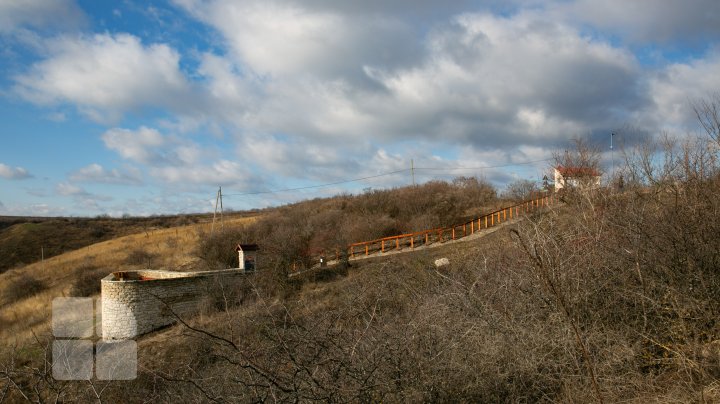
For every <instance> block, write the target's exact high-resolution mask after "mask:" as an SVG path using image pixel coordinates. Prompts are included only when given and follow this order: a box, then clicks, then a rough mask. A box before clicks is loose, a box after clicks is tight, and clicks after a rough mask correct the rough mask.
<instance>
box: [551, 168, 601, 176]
mask: <svg viewBox="0 0 720 404" xmlns="http://www.w3.org/2000/svg"><path fill="white" fill-rule="evenodd" d="M555 168H556V169H557V170H558V171H559V172H560V175H562V176H563V177H599V176H600V172H599V171H598V170H596V169H594V168H592V167H563V166H557V167H555Z"/></svg>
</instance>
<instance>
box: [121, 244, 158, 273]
mask: <svg viewBox="0 0 720 404" xmlns="http://www.w3.org/2000/svg"><path fill="white" fill-rule="evenodd" d="M157 258H158V257H157V254H153V253H151V252H148V251H146V250H145V249H143V248H135V249H133V250H131V251H130V252H129V253H128V255H127V257H126V258H125V263H126V264H128V265H135V266H141V267H143V268H151V267H152V266H154V264H155V262H156V260H157Z"/></svg>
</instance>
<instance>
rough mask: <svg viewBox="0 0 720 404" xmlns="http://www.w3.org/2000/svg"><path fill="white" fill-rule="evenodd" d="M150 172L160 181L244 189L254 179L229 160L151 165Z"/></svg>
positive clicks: (246, 171) (241, 166)
mask: <svg viewBox="0 0 720 404" xmlns="http://www.w3.org/2000/svg"><path fill="white" fill-rule="evenodd" d="M150 172H151V174H152V175H153V176H154V177H156V178H158V179H160V180H161V181H163V182H166V183H172V184H200V185H234V186H236V187H238V188H243V189H244V188H246V187H248V186H249V185H250V184H251V183H252V182H253V181H254V180H255V177H254V176H253V175H252V174H251V172H250V171H249V170H247V168H246V167H244V166H243V165H242V164H240V163H238V162H234V161H229V160H219V161H217V162H215V163H211V164H207V165H205V164H198V165H168V166H163V167H153V168H152V169H151V170H150Z"/></svg>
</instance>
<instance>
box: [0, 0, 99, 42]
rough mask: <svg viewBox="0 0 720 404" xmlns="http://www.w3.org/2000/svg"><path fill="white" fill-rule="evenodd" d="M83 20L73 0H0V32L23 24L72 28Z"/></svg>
mask: <svg viewBox="0 0 720 404" xmlns="http://www.w3.org/2000/svg"><path fill="white" fill-rule="evenodd" d="M84 20H85V16H84V13H83V12H82V10H80V8H79V7H78V6H77V4H75V1H73V0H52V1H47V0H3V1H0V34H2V33H7V32H10V31H13V30H15V29H18V28H19V27H23V26H30V27H34V28H40V29H42V28H46V27H58V28H72V27H77V26H79V25H81V24H82V23H83V22H84Z"/></svg>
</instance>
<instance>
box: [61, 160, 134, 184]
mask: <svg viewBox="0 0 720 404" xmlns="http://www.w3.org/2000/svg"><path fill="white" fill-rule="evenodd" d="M70 180H71V181H75V182H89V183H100V184H120V185H139V184H142V182H143V181H142V174H141V173H140V170H138V169H137V168H128V169H126V170H123V171H121V170H118V169H117V168H113V169H111V170H107V169H105V168H104V167H103V166H101V165H100V164H97V163H93V164H90V165H89V166H87V167H83V168H81V169H79V170H77V171H75V172H74V173H72V174H71V175H70Z"/></svg>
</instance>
